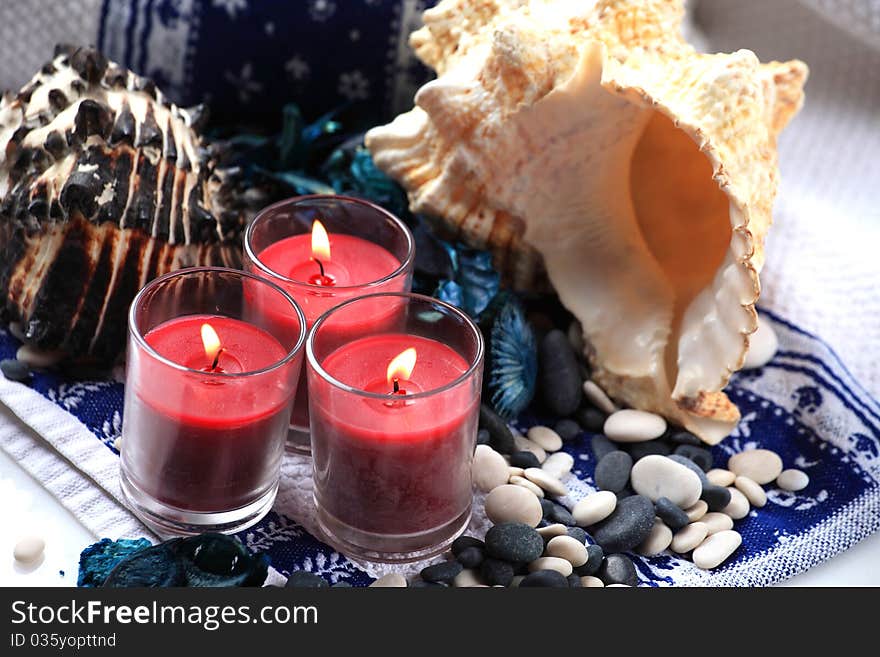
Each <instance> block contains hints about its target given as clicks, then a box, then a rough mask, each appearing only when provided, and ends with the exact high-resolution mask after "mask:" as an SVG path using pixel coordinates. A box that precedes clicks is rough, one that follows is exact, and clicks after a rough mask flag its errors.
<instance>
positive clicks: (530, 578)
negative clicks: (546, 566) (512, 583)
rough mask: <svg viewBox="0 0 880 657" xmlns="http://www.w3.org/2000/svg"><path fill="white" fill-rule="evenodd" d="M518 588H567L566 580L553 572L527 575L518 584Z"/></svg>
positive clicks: (543, 571) (539, 571) (561, 575)
mask: <svg viewBox="0 0 880 657" xmlns="http://www.w3.org/2000/svg"><path fill="white" fill-rule="evenodd" d="M519 586H520V588H528V587H533V586H542V587H552V588H559V589H567V588H568V579H567V578H566V577H565V576H564V575H563V574H562V573H559V572H557V571H555V570H538V571H536V572H534V573H529V574H528V575H526V576H525V578H523V581H521V582H520V583H519Z"/></svg>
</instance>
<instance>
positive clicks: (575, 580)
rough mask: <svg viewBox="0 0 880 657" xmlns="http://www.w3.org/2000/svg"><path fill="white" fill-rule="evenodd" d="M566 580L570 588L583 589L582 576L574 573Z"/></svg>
mask: <svg viewBox="0 0 880 657" xmlns="http://www.w3.org/2000/svg"><path fill="white" fill-rule="evenodd" d="M565 579H567V580H568V586H569V588H572V589H579V588H581V576H580V575H578V574H577V573H572V574H571V575H569V576H568V577H566V578H565Z"/></svg>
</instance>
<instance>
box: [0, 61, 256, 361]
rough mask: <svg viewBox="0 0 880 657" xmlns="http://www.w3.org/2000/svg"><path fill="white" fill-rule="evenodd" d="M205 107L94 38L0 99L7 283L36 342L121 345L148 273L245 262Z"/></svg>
mask: <svg viewBox="0 0 880 657" xmlns="http://www.w3.org/2000/svg"><path fill="white" fill-rule="evenodd" d="M197 119H198V116H197V114H196V112H194V111H193V110H185V109H182V108H179V107H176V106H175V105H174V104H172V103H170V102H169V101H168V100H167V99H166V98H165V97H164V96H163V95H162V93H161V92H160V91H159V90H158V89H156V87H155V85H154V84H153V82H152V81H150V80H148V79H146V78H142V77H139V76H137V75H135V74H134V73H132V72H131V71H128V70H126V69H124V68H122V67H120V66H118V65H117V64H114V63H113V62H110V61H108V60H107V59H106V58H104V57H103V55H101V54H100V53H99V52H97V51H96V50H94V49H91V48H80V49H73V48H64V47H60V48H59V49H57V51H56V56H55V58H54V59H53V60H52V61H51V62H50V63H48V64H47V65H46V66H44V67H43V69H42V70H41V71H40V72H39V73H37V74H36V76H34V78H33V79H32V80H31V81H30V82H29V83H28V84H27V85H25V87H24V88H22V89H21V91H19V92H18V94H15V95H12V94H7V95H5V96H4V97H3V99H2V101H0V146H2V150H0V255H2V260H0V291H2V294H3V303H2V309H3V312H4V315H5V317H6V319H8V320H12V321H18V322H21V324H22V327H23V332H24V333H25V336H26V338H27V340H28V342H30V343H32V344H34V345H36V346H38V347H41V348H51V349H63V350H65V351H67V352H69V353H71V354H77V355H83V354H88V355H92V356H96V357H98V358H104V359H106V358H112V357H113V356H114V355H115V354H116V353H118V352H119V351H120V350H121V348H122V347H123V346H124V338H125V331H126V312H127V310H128V306H129V303H130V302H131V300H132V298H133V297H134V295H135V294H136V293H137V291H138V290H139V289H140V288H141V287H142V286H143V285H144V284H145V283H146V282H147V281H149V280H150V279H152V278H155V277H156V276H158V275H161V274H164V273H166V272H168V271H171V270H173V269H177V268H181V267H187V266H194V265H226V266H233V267H235V266H239V265H240V262H241V256H240V242H239V236H240V233H241V230H242V226H243V219H242V216H241V213H240V212H238V211H237V210H234V209H232V206H234V205H235V203H234V200H233V199H232V198H231V197H230V191H229V189H228V188H227V185H226V184H225V183H224V181H223V172H222V171H219V170H217V169H216V168H215V165H214V163H213V162H212V159H211V157H210V154H209V150H208V149H206V147H205V145H204V144H203V142H202V140H201V139H200V137H199V135H198V132H197V125H196V123H197Z"/></svg>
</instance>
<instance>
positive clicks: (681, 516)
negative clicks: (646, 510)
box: [654, 497, 690, 531]
mask: <svg viewBox="0 0 880 657" xmlns="http://www.w3.org/2000/svg"><path fill="white" fill-rule="evenodd" d="M654 512H655V513H656V514H657V516H659V518H660V519H661V520H662V521H663V522H665V523H666V524H667V525H668V526H669V528H670V529H672V530H673V531H677V530H679V529H681V528H682V527H684V526H685V525H687V524H688V523H689V522H690V520H689V519H688V516H687V514H686V513H685V512H684V510H682V508H681V507H679V506H678V505H677V504H673V503H672V502H671V501H670V500H669V498H667V497H661V498H660V499H658V500H657V501H656V502H654Z"/></svg>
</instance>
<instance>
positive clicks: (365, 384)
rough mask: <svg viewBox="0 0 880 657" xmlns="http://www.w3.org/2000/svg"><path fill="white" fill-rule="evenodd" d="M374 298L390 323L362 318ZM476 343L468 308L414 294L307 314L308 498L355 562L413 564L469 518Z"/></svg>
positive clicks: (479, 353) (479, 343) (479, 352)
mask: <svg viewBox="0 0 880 657" xmlns="http://www.w3.org/2000/svg"><path fill="white" fill-rule="evenodd" d="M380 307H384V308H391V309H394V322H393V323H392V324H390V325H389V324H387V323H383V324H379V325H370V324H369V323H368V322H363V321H361V322H360V323H358V319H359V318H363V317H369V316H371V315H372V313H373V312H374V311H375V310H376V309H377V308H380ZM356 323H358V326H359V330H358V331H357V332H356V333H354V334H352V333H351V332H349V333H347V334H344V333H343V332H342V331H340V330H339V326H350V325H353V324H356ZM412 350H414V352H413V351H412ZM483 351H484V346H483V337H482V334H481V332H480V330H479V328H477V326H476V325H475V324H474V323H473V322H472V321H471V319H470V318H469V317H468V316H467V315H466V314H464V313H463V312H461V311H460V310H458V309H457V308H455V307H453V306H450V305H448V304H446V303H443V302H441V301H438V300H436V299H432V298H430V297H426V296H422V295H418V294H405V293H388V294H375V295H369V296H365V297H361V298H358V299H354V300H351V301H347V302H346V303H343V304H341V305H339V306H337V307H336V308H334V309H333V310H330V311H329V312H327V313H326V314H325V315H323V316H322V317H321V318H320V319H319V320H318V321H317V322H316V323H315V325H314V327H313V328H312V330H311V331H310V333H309V337H308V339H307V341H306V359H307V371H308V383H309V409H310V419H311V432H312V462H313V473H314V497H315V505H316V507H317V519H318V524H319V526H320V528H321V530H322V531H323V533H324V534H325V535H326V538H327V540H328V541H329V542H330V543H332V544H333V545H335V546H337V548H338V549H340V550H341V551H343V552H344V553H346V554H347V555H349V556H351V557H352V558H354V559H362V560H366V561H380V562H389V563H394V562H406V561H415V560H418V559H424V558H427V557H429V556H431V555H434V554H438V553H440V552H442V551H443V550H444V549H446V547H447V546H448V545H449V544H450V543H451V542H452V541H453V540H454V539H455V538H456V537H457V536H458V535H459V534H460V533H461V532H462V531H463V530H464V529H465V527H467V524H468V522H469V520H470V516H471V502H472V499H473V492H472V489H471V463H472V460H473V454H474V448H475V446H476V435H477V422H478V416H479V403H480V390H481V383H482V375H483Z"/></svg>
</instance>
